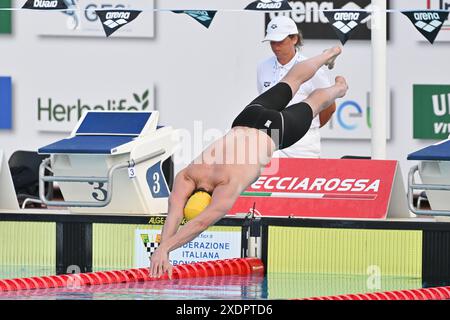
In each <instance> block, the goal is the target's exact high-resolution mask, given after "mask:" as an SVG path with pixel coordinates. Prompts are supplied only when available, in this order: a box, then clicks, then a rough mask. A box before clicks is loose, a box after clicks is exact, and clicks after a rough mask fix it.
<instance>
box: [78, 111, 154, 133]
mask: <svg viewBox="0 0 450 320" xmlns="http://www.w3.org/2000/svg"><path fill="white" fill-rule="evenodd" d="M151 114H152V113H151V112H89V113H88V114H87V115H86V117H85V118H84V120H83V122H82V123H81V125H80V127H79V128H78V130H77V132H76V134H77V135H79V134H101V135H108V134H110V135H113V134H124V135H136V136H137V135H139V134H141V132H142V130H143V129H144V127H145V124H146V123H147V121H148V119H149V118H150V116H151Z"/></svg>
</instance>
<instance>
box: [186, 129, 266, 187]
mask: <svg viewBox="0 0 450 320" xmlns="http://www.w3.org/2000/svg"><path fill="white" fill-rule="evenodd" d="M274 151H275V144H274V142H273V140H272V139H271V138H270V137H269V136H268V135H267V134H266V133H264V132H262V131H261V130H258V129H254V128H249V127H234V128H232V129H231V130H230V131H229V132H228V133H227V134H226V135H225V136H223V137H221V138H219V139H218V140H216V141H215V142H213V143H212V144H211V145H210V146H208V147H207V148H206V149H205V150H204V151H203V152H202V154H201V155H200V156H199V157H197V158H196V159H195V160H194V161H193V162H192V163H191V164H189V166H188V167H186V168H185V169H184V170H183V174H184V175H185V177H186V178H187V179H189V180H191V181H192V182H193V183H194V184H195V189H204V190H206V191H208V192H213V191H214V190H215V189H216V188H217V187H219V186H227V187H229V188H235V189H236V192H239V193H240V192H242V191H243V190H245V189H246V188H247V187H248V186H249V185H250V184H251V183H253V182H254V181H255V180H256V179H257V178H258V177H259V176H260V174H261V171H262V169H263V168H264V167H265V166H266V165H267V164H268V163H269V162H270V160H271V158H272V155H273V152H274Z"/></svg>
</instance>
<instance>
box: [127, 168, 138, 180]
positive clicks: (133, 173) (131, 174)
mask: <svg viewBox="0 0 450 320" xmlns="http://www.w3.org/2000/svg"><path fill="white" fill-rule="evenodd" d="M128 177H129V178H130V179H133V178H136V168H135V167H134V166H132V167H128Z"/></svg>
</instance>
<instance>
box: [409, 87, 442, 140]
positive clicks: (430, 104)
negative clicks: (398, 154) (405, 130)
mask: <svg viewBox="0 0 450 320" xmlns="http://www.w3.org/2000/svg"><path fill="white" fill-rule="evenodd" d="M413 99H414V100H413V105H414V107H413V108H414V110H413V112H414V135H413V137H414V139H436V140H442V139H447V138H448V136H449V135H450V85H419V84H417V85H414V86H413Z"/></svg>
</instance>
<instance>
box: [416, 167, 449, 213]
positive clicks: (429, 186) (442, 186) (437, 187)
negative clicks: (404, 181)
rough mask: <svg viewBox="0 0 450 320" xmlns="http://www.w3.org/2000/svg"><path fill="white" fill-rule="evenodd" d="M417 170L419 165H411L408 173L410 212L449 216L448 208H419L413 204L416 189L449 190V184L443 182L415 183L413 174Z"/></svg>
mask: <svg viewBox="0 0 450 320" xmlns="http://www.w3.org/2000/svg"><path fill="white" fill-rule="evenodd" d="M417 171H419V166H418V165H415V166H413V167H412V168H411V169H410V170H409V173H408V206H409V210H411V212H412V213H414V214H415V215H418V216H444V217H450V210H421V209H419V208H416V207H415V206H414V202H413V191H414V190H416V189H421V190H433V191H450V185H445V184H416V183H415V180H414V174H415V173H416V172H417Z"/></svg>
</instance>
